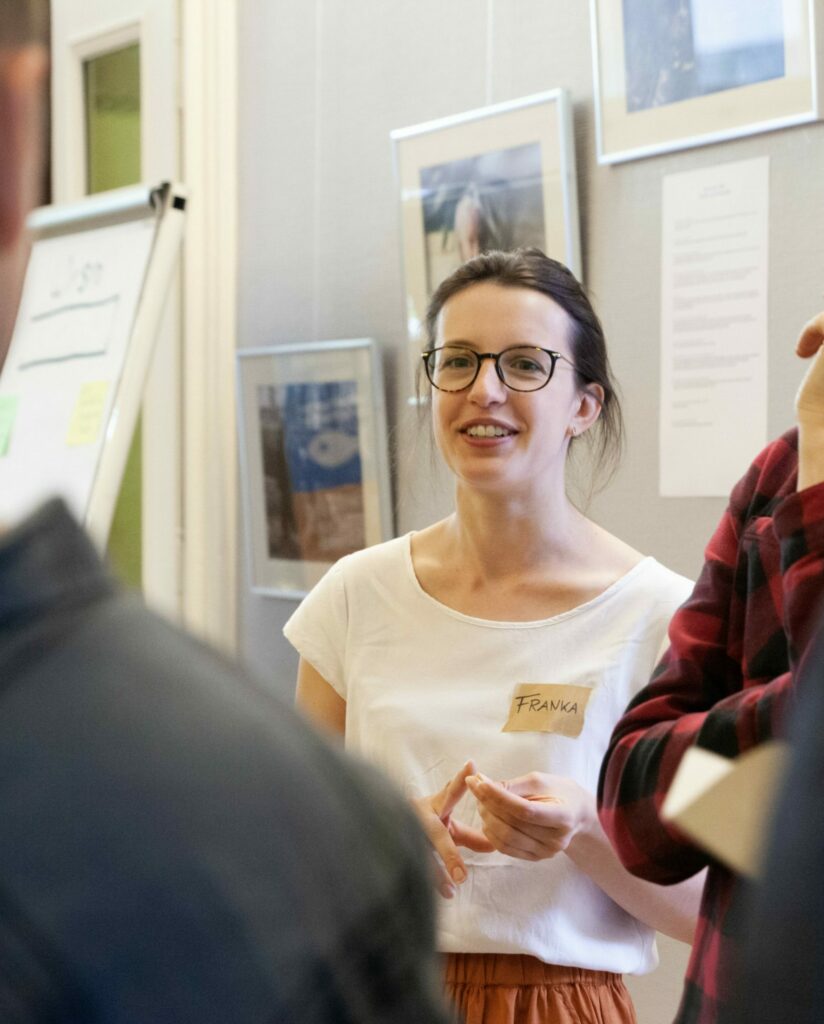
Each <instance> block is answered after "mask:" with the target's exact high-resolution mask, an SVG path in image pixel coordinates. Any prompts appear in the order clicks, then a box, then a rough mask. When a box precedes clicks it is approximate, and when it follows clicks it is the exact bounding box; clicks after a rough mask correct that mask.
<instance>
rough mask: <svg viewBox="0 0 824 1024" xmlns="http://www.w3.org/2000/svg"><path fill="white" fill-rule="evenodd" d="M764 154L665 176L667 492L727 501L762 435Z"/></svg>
mask: <svg viewBox="0 0 824 1024" xmlns="http://www.w3.org/2000/svg"><path fill="white" fill-rule="evenodd" d="M768 217H769V161H768V158H767V157H759V158H757V159H755V160H743V161H739V162H737V163H729V164H722V165H720V166H718V167H709V168H703V169H701V170H698V171H687V172H685V173H682V174H671V175H667V176H666V177H665V178H664V185H663V204H662V250H661V406H660V409H661V412H660V416H661V419H660V427H661V433H660V453H659V468H660V491H661V494H662V495H663V496H665V497H691V496H704V495H707V496H721V497H726V496H727V495H728V494H729V492H730V489H731V488H732V486H733V484H734V483H735V482H736V481H737V480H738V479H739V478H740V477H741V476H742V475H743V473H744V472H745V471H746V469H747V466H748V465H749V464H750V462H751V461H752V459H753V457H754V456H755V455H756V454H757V453H758V451H760V449H761V448H763V446H764V445H765V444H766V443H767V259H768V249H767V245H768Z"/></svg>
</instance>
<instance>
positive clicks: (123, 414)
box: [0, 183, 186, 547]
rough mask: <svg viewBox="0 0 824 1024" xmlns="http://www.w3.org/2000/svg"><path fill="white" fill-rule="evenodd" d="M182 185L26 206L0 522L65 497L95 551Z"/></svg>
mask: <svg viewBox="0 0 824 1024" xmlns="http://www.w3.org/2000/svg"><path fill="white" fill-rule="evenodd" d="M185 208H186V196H185V191H184V189H183V188H182V187H181V186H178V185H172V184H169V183H164V184H162V185H160V186H158V187H156V188H150V187H148V186H143V185H140V186H134V187H130V188H125V189H117V190H115V191H113V192H106V193H101V194H99V195H96V196H92V197H90V198H88V199H83V200H80V201H78V202H76V203H70V204H65V205H60V206H51V207H43V208H41V209H39V210H35V211H34V213H33V214H32V215H31V217H30V219H29V227H30V230H31V235H32V239H33V244H32V250H31V257H30V259H29V264H28V268H27V271H26V279H25V284H24V288H23V296H22V300H21V305H20V311H19V314H18V317H17V322H16V325H15V329H14V335H13V337H12V340H11V345H10V348H9V352H8V355H7V357H6V361H5V365H4V368H3V372H2V376H0V523H2V522H6V523H13V522H15V521H16V520H18V519H20V518H22V517H23V516H25V515H26V514H27V513H29V512H30V511H32V510H33V509H34V508H35V507H36V506H37V505H38V504H40V503H41V502H43V501H45V500H46V499H48V498H50V497H53V496H59V497H62V498H63V499H64V500H65V501H66V502H67V504H68V505H69V507H70V508H71V510H72V511H73V513H74V514H75V516H77V518H78V519H79V520H80V521H81V522H82V523H83V524H84V525H85V526H86V528H87V530H88V531H89V532H90V534H91V535H92V537H93V538H94V540H95V541H96V542H97V544H98V545H99V546H100V547H103V546H104V545H105V543H106V540H107V538H108V534H109V529H110V526H111V521H112V516H113V514H114V508H115V503H116V501H117V496H118V492H119V489H120V483H121V480H122V477H123V471H124V469H125V465H126V458H127V456H128V453H129V447H130V445H131V441H132V435H133V433H134V429H135V424H136V422H137V417H138V413H139V410H140V403H141V399H142V396H143V388H144V384H145V380H146V374H147V371H148V368H149V365H150V362H151V357H152V351H153V348H154V342H155V337H156V335H157V332H158V328H159V325H160V319H161V315H162V312H163V307H164V304H165V300H166V297H167V295H168V292H169V288H170V285H171V283H172V281H173V279H174V271H175V267H176V264H177V259H178V253H179V249H180V241H181V238H182V235H183V223H184V217H185Z"/></svg>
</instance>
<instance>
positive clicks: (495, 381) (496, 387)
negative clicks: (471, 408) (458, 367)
mask: <svg viewBox="0 0 824 1024" xmlns="http://www.w3.org/2000/svg"><path fill="white" fill-rule="evenodd" d="M469 397H470V399H472V400H474V401H476V402H480V403H481V404H484V405H486V404H489V403H493V402H502V401H505V400H506V386H505V385H504V382H503V381H502V380H501V378H500V377H499V376H498V371H497V369H496V367H495V360H494V359H482V360H481V368H480V369H479V370H478V376H477V377H476V378H475V380H474V381H473V383H472V387H471V388H470V389H469Z"/></svg>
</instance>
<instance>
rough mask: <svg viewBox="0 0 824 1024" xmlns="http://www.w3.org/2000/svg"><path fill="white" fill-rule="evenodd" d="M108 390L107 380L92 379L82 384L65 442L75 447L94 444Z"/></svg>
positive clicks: (104, 409)
mask: <svg viewBox="0 0 824 1024" xmlns="http://www.w3.org/2000/svg"><path fill="white" fill-rule="evenodd" d="M108 392H109V382H108V381H107V380H94V381H89V382H88V383H86V384H84V385H83V386H82V387H81V389H80V394H79V395H78V396H77V402H75V406H74V410H73V411H72V418H71V420H70V421H69V433H68V435H67V437H66V444H67V445H69V446H70V447H76V446H77V445H82V444H94V442H95V441H96V440H97V439H98V437H99V436H100V427H101V425H102V423H103V413H104V412H105V411H106V395H107V394H108Z"/></svg>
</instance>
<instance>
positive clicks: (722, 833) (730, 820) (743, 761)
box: [661, 741, 788, 878]
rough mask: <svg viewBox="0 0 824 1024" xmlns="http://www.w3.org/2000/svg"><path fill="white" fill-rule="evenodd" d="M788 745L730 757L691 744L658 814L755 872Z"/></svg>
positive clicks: (742, 869) (737, 866) (727, 860)
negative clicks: (732, 758)
mask: <svg viewBox="0 0 824 1024" xmlns="http://www.w3.org/2000/svg"><path fill="white" fill-rule="evenodd" d="M787 750H788V748H787V744H786V743H780V742H778V741H773V742H770V743H764V744H762V745H761V746H760V747H756V748H755V749H754V750H749V751H747V753H746V754H742V755H741V756H740V757H737V758H736V759H735V760H730V759H729V758H726V757H720V756H719V755H718V754H713V753H711V752H710V751H709V750H702V749H701V748H700V747H692V748H691V749H690V750H688V751H687V753H686V754H685V755H684V758H683V760H682V761H681V764H680V765H679V766H678V771H677V772H676V773H675V778H674V779H673V782H672V786H671V787H670V790H669V793H667V797H666V800H665V801H664V805H663V807H662V808H661V817H662V818H663V819H664V820H665V821H671V822H672V823H673V824H674V825H677V826H678V828H679V829H681V831H682V832H684V833H686V835H688V836H689V837H690V838H691V839H693V840H694V841H695V842H696V843H697V844H698V845H699V846H701V847H703V848H704V849H705V850H707V851H708V852H709V853H711V854H712V855H713V856H714V857H717V858H718V860H720V861H722V862H723V863H724V864H726V865H727V866H728V867H730V868H732V869H733V870H734V871H737V872H738V873H739V874H742V875H749V876H750V877H753V878H755V877H758V874H759V872H760V869H761V861H762V856H763V854H764V852H765V851H764V847H765V845H766V839H767V834H768V831H769V827H770V822H771V821H772V811H773V805H774V802H775V798H776V796H777V793H778V786H779V783H780V782H781V779H782V778H783V775H784V770H785V767H786V763H787Z"/></svg>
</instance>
